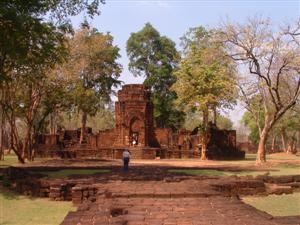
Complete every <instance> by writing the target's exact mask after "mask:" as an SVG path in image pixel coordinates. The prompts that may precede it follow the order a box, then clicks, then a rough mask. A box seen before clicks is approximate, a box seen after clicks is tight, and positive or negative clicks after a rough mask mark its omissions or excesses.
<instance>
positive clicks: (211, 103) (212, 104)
mask: <svg viewBox="0 0 300 225" xmlns="http://www.w3.org/2000/svg"><path fill="white" fill-rule="evenodd" d="M183 40H184V42H183V44H184V57H183V59H182V60H181V62H180V67H179V70H178V71H176V73H175V75H176V77H177V81H176V83H175V84H174V85H173V87H172V89H173V90H174V91H175V92H176V93H177V96H178V99H177V103H178V104H179V105H181V106H183V107H184V108H185V110H186V111H189V110H192V111H198V112H202V116H203V122H202V131H203V132H202V134H203V135H202V137H203V138H202V154H201V159H206V151H207V142H208V122H209V121H208V120H209V110H215V108H217V107H231V106H232V104H234V103H235V94H236V92H235V90H236V88H235V68H234V66H233V63H232V60H231V59H230V58H228V57H226V56H225V53H224V50H223V46H222V45H219V44H217V43H215V42H214V32H213V31H206V30H205V29H204V28H202V27H199V28H193V29H191V30H190V31H189V32H188V33H187V34H186V35H185V36H184V39H183Z"/></svg>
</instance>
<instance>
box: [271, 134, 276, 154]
mask: <svg viewBox="0 0 300 225" xmlns="http://www.w3.org/2000/svg"><path fill="white" fill-rule="evenodd" d="M275 145H276V135H275V134H274V135H273V138H272V146H271V152H275Z"/></svg>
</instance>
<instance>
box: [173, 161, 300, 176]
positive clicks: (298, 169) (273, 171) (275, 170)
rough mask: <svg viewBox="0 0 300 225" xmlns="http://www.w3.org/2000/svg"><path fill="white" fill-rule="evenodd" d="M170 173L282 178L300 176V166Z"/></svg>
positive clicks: (174, 171) (176, 171)
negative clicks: (257, 169) (237, 170)
mask: <svg viewBox="0 0 300 225" xmlns="http://www.w3.org/2000/svg"><path fill="white" fill-rule="evenodd" d="M169 172H170V173H184V174H187V175H198V176H232V175H236V176H247V175H252V176H258V175H263V174H265V173H267V172H268V173H269V175H270V176H282V175H299V174H300V165H295V164H293V165H292V164H287V163H285V164H278V165H276V166H273V167H271V168H269V169H268V170H264V171H240V172H231V171H220V170H213V169H212V170H209V169H193V170H190V169H175V170H169Z"/></svg>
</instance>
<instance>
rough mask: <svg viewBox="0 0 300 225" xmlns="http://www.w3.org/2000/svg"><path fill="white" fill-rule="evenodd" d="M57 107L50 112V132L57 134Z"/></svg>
mask: <svg viewBox="0 0 300 225" xmlns="http://www.w3.org/2000/svg"><path fill="white" fill-rule="evenodd" d="M56 117H57V116H56V109H55V108H54V110H53V112H52V113H51V114H50V134H56V131H57V121H56V120H57V119H56Z"/></svg>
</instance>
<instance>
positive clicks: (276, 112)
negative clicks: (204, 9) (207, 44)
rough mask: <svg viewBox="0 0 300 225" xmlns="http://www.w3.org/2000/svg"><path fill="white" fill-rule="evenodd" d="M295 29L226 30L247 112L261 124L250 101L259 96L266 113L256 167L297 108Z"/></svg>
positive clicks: (252, 23)
mask: <svg viewBox="0 0 300 225" xmlns="http://www.w3.org/2000/svg"><path fill="white" fill-rule="evenodd" d="M290 27H291V26H288V27H287V28H283V29H281V28H279V29H277V31H274V29H273V28H272V26H271V23H270V22H269V20H266V19H263V18H253V19H250V20H249V21H248V22H247V23H245V24H238V23H236V24H232V23H227V24H225V25H224V26H223V32H222V41H223V43H224V44H225V45H226V49H227V53H228V55H230V56H231V57H232V59H234V60H235V61H236V62H239V66H240V68H241V69H242V71H243V72H245V71H247V70H248V73H246V74H245V76H243V77H242V79H241V83H240V85H239V86H240V89H241V93H242V95H243V101H244V103H245V105H246V106H247V109H248V110H249V112H250V113H251V114H252V116H254V117H255V119H256V120H259V117H258V115H257V114H256V113H254V112H253V111H252V109H253V107H252V105H251V101H249V99H251V98H252V96H259V98H260V100H261V105H262V109H263V113H264V123H263V127H262V130H261V132H260V138H259V144H258V150H257V158H256V164H258V165H259V164H262V163H264V162H265V161H266V151H265V145H266V141H267V138H268V134H269V132H270V130H271V129H272V127H273V126H274V125H275V124H276V122H277V121H278V120H279V119H280V118H281V117H282V116H283V115H284V114H285V113H286V112H287V111H288V110H289V109H290V108H291V107H293V106H294V105H295V104H296V101H297V99H298V97H299V94H300V91H299V89H300V61H299V59H300V57H299V56H300V53H299V52H300V51H299V47H300V46H299V37H300V36H299V35H298V33H299V30H300V26H296V28H295V30H293V32H286V31H290V30H291V28H290Z"/></svg>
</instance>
